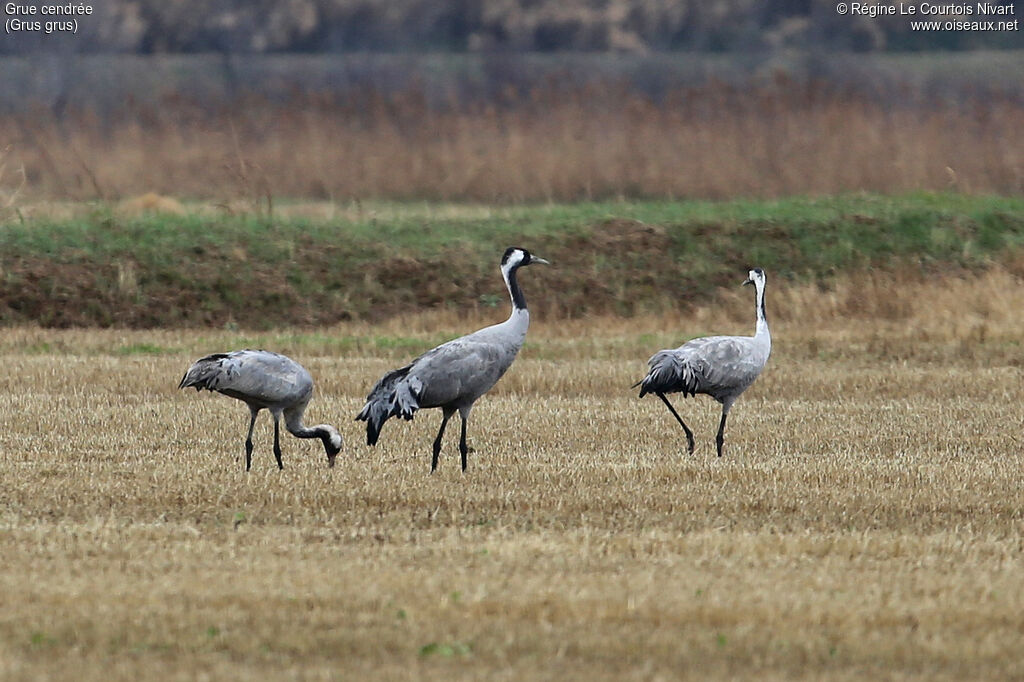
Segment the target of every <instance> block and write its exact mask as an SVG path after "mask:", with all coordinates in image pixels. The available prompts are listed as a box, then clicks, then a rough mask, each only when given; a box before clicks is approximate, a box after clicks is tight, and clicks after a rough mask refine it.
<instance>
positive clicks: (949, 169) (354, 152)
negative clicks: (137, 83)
mask: <svg viewBox="0 0 1024 682" xmlns="http://www.w3.org/2000/svg"><path fill="white" fill-rule="evenodd" d="M1021 130H1024V108H1022V107H1021V105H1020V103H1019V102H1016V101H1013V100H1010V99H1006V100H1001V99H999V98H998V97H995V98H988V99H985V100H983V101H979V100H973V99H971V100H968V101H967V102H966V103H962V104H954V103H950V102H949V101H946V100H939V101H916V100H915V101H911V102H909V103H908V102H900V103H898V104H886V103H883V102H880V101H878V100H876V99H872V98H868V97H865V96H862V95H858V94H854V93H851V92H844V91H841V90H837V89H834V88H826V87H823V86H821V85H817V84H814V83H810V84H799V83H795V82H790V81H786V80H784V79H782V80H779V81H777V82H775V83H773V84H771V85H767V86H760V87H751V88H747V89H741V88H734V87H731V86H726V85H720V84H719V85H709V86H704V87H699V88H692V89H690V90H685V91H677V92H675V93H674V94H672V95H670V96H667V97H666V98H665V99H664V100H661V101H658V102H655V101H653V100H651V99H648V98H646V97H644V96H641V95H638V94H636V93H634V92H631V91H630V90H628V89H624V88H619V87H617V86H615V85H610V84H609V85H606V86H593V87H589V88H585V89H577V90H574V91H562V90H560V89H558V88H556V87H551V88H540V89H537V90H535V91H532V92H529V93H526V94H522V95H519V94H515V93H511V94H509V95H508V96H507V97H505V98H504V99H500V100H497V101H495V102H493V103H490V104H481V103H459V102H457V101H454V102H452V103H450V105H448V106H443V107H438V106H435V105H430V104H428V103H427V102H426V100H425V99H424V98H423V97H421V96H418V95H417V94H416V93H415V92H409V93H405V94H399V95H392V96H385V95H381V94H378V93H374V92H366V93H363V95H362V96H351V97H349V98H347V99H345V100H341V101H337V100H335V99H333V98H330V97H325V98H317V97H311V96H303V97H296V98H294V99H293V100H291V101H289V102H285V103H281V102H270V101H266V100H263V99H261V98H255V97H254V98H248V99H246V98H241V99H239V100H238V101H237V102H235V103H234V104H231V105H225V106H222V107H207V106H202V105H201V103H199V102H192V101H188V100H182V99H181V98H177V99H167V100H166V101H164V102H162V103H161V104H160V105H159V106H154V107H152V108H146V107H144V106H142V105H137V106H135V107H133V108H130V109H126V110H124V111H121V112H119V113H115V114H111V115H109V116H106V117H104V118H103V119H100V118H99V117H97V116H94V115H91V114H89V113H88V112H84V113H81V112H80V113H70V114H67V115H66V116H65V118H64V120H62V121H60V122H58V121H55V120H52V119H50V118H48V117H47V116H46V115H38V114H35V115H32V116H17V115H10V116H7V117H4V118H3V119H0V139H3V140H6V141H9V142H13V143H14V154H15V156H16V158H17V161H18V163H21V164H24V166H25V168H26V171H27V173H28V177H29V178H30V183H29V185H30V188H31V190H32V192H33V196H34V198H35V199H40V198H49V199H69V198H74V199H83V198H97V197H106V198H116V197H127V196H132V195H136V194H141V193H143V192H150V191H156V192H160V193H164V194H171V195H175V196H179V197H188V198H193V199H199V198H203V199H216V200H222V201H225V202H227V201H230V200H233V199H238V198H245V199H247V200H249V201H251V202H253V203H256V204H258V203H260V202H264V203H265V202H266V199H267V197H269V195H270V191H271V190H272V192H273V194H275V195H277V196H284V197H296V198H298V197H304V198H314V199H324V198H330V199H334V200H346V199H368V198H404V199H413V198H428V199H434V200H474V201H486V202H514V201H547V200H550V201H564V200H578V199H588V198H604V197H703V198H721V197H735V196H767V197H774V196H783V195H791V194H830V193H837V192H849V191H857V190H867V191H877V192H905V191H908V190H922V189H923V190H950V189H953V190H956V191H961V192H968V193H997V194H1015V193H1020V192H1021V191H1024V156H1022V155H1021V150H1022V149H1024V140H1022V138H1021V135H1022V133H1021Z"/></svg>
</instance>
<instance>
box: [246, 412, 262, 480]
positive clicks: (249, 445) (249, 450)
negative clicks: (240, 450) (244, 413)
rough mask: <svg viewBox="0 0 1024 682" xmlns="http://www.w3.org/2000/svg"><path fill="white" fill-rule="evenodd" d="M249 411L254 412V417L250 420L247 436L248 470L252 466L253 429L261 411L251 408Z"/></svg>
mask: <svg viewBox="0 0 1024 682" xmlns="http://www.w3.org/2000/svg"><path fill="white" fill-rule="evenodd" d="M249 412H250V413H252V418H251V419H250V420H249V433H248V434H247V435H246V437H245V470H246V471H248V470H249V469H250V468H251V467H252V429H253V427H254V426H256V415H258V414H259V413H260V411H259V410H254V409H253V408H251V407H250V408H249Z"/></svg>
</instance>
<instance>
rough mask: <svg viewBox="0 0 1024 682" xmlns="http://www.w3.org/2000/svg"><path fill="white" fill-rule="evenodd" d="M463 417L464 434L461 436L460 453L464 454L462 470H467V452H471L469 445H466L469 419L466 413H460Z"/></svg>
mask: <svg viewBox="0 0 1024 682" xmlns="http://www.w3.org/2000/svg"><path fill="white" fill-rule="evenodd" d="M460 416H461V417H462V435H461V436H460V437H459V453H461V454H462V470H463V471H465V470H466V464H468V462H467V461H466V454H467V453H468V452H469V446H468V445H466V423H467V422H468V421H469V419H468V418H467V417H466V415H460Z"/></svg>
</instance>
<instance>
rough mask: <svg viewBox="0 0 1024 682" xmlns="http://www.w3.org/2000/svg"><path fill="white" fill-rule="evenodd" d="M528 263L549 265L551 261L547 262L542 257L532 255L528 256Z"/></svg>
mask: <svg viewBox="0 0 1024 682" xmlns="http://www.w3.org/2000/svg"><path fill="white" fill-rule="evenodd" d="M529 264H530V265H551V263H549V262H547V261H546V260H544V259H543V258H539V257H537V256H534V255H531V256H530V263H529Z"/></svg>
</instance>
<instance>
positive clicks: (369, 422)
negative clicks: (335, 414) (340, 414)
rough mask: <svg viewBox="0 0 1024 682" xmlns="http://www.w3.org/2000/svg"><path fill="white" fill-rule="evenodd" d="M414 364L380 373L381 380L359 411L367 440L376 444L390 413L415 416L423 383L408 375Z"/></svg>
mask: <svg viewBox="0 0 1024 682" xmlns="http://www.w3.org/2000/svg"><path fill="white" fill-rule="evenodd" d="M411 368H412V364H408V365H406V366H405V367H401V368H399V369H394V370H391V371H390V372H388V373H387V374H385V375H384V376H383V377H381V379H380V381H378V382H377V383H376V385H374V387H373V388H372V389H371V390H370V394H369V395H367V396H366V404H365V405H364V406H363V409H362V410H361V411H360V412H359V414H358V415H356V419H357V420H358V421H364V422H366V444H367V445H376V444H377V439H378V438H380V430H381V429H382V428H384V422H386V421H387V420H388V419H391V417H396V416H397V417H401V418H402V419H406V420H409V419H412V417H413V414H415V412H416V410H418V409H420V403H419V397H420V391H422V390H423V384H422V383H421V382H420V380H419V379H418V378H416V377H410V376H408V374H409V370H410V369H411Z"/></svg>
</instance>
